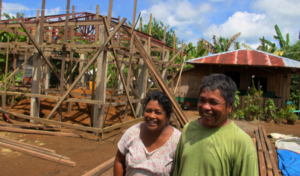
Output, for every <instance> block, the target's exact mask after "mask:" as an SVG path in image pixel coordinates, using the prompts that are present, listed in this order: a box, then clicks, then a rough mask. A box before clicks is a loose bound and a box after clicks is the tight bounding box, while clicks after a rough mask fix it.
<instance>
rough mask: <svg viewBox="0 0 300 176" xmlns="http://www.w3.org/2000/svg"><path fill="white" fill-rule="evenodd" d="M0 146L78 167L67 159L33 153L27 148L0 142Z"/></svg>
mask: <svg viewBox="0 0 300 176" xmlns="http://www.w3.org/2000/svg"><path fill="white" fill-rule="evenodd" d="M0 146H2V147H5V148H9V149H12V150H16V151H18V152H23V153H26V154H28V155H32V156H35V157H38V158H42V159H45V160H49V161H53V162H56V163H60V164H64V165H67V166H71V167H74V166H75V165H76V163H75V162H74V161H68V160H65V159H61V158H57V157H53V156H49V155H46V154H43V153H39V152H35V151H31V150H28V149H25V148H21V147H17V146H13V145H10V144H6V143H3V142H0Z"/></svg>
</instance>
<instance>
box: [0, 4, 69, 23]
mask: <svg viewBox="0 0 300 176" xmlns="http://www.w3.org/2000/svg"><path fill="white" fill-rule="evenodd" d="M2 6H3V8H2V14H3V13H8V14H9V15H10V16H11V17H12V16H15V17H16V16H17V12H19V13H24V15H25V17H30V16H36V12H37V9H34V8H29V7H27V6H25V5H22V4H17V3H5V2H3V3H2ZM64 13H66V12H65V10H62V9H61V8H60V7H56V8H54V9H46V10H45V15H56V14H64ZM70 13H71V11H70ZM40 14H41V11H40ZM2 19H5V18H4V17H2Z"/></svg>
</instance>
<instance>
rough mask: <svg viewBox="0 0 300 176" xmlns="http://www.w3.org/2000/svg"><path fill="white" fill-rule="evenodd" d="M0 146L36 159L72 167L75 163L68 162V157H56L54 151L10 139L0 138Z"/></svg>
mask: <svg viewBox="0 0 300 176" xmlns="http://www.w3.org/2000/svg"><path fill="white" fill-rule="evenodd" d="M0 146H2V147H5V148H8V149H12V150H15V151H18V152H22V153H26V154H28V155H32V156H35V157H38V158H42V159H45V160H49V161H53V162H57V163H58V162H59V163H61V164H64V165H67V166H71V167H74V166H75V165H76V163H75V162H74V161H70V158H69V157H65V156H62V155H58V154H56V153H55V151H54V150H51V149H47V148H43V147H38V146H34V145H31V144H26V143H23V142H19V141H15V140H12V139H7V138H4V137H0Z"/></svg>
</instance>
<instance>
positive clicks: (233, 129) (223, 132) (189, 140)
mask: <svg viewBox="0 0 300 176" xmlns="http://www.w3.org/2000/svg"><path fill="white" fill-rule="evenodd" d="M173 175H174V176H235V175H238V176H245V175H247V176H248V175H249V176H257V175H258V162H257V153H256V150H255V147H254V144H253V141H252V140H251V138H250V136H249V135H248V134H246V133H245V132H244V131H243V130H241V129H240V128H239V127H238V126H236V125H235V124H234V123H233V122H230V123H229V124H228V125H226V126H224V127H220V128H205V127H203V126H201V125H200V124H199V123H198V120H195V121H192V122H190V123H188V124H187V125H185V127H184V128H183V130H182V134H181V137H180V140H179V143H178V146H177V150H176V154H175V166H174V172H173Z"/></svg>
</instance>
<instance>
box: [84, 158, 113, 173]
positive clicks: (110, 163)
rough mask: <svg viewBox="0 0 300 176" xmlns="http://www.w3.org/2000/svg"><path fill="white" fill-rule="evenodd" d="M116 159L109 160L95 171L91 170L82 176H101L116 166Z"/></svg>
mask: <svg viewBox="0 0 300 176" xmlns="http://www.w3.org/2000/svg"><path fill="white" fill-rule="evenodd" d="M114 162H115V157H113V158H111V159H109V160H107V161H106V162H104V163H102V164H101V165H99V166H97V167H95V168H94V169H92V170H90V171H89V172H87V173H85V174H83V175H82V176H94V175H101V174H102V173H104V172H105V171H107V170H108V169H109V168H111V167H113V166H114Z"/></svg>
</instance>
